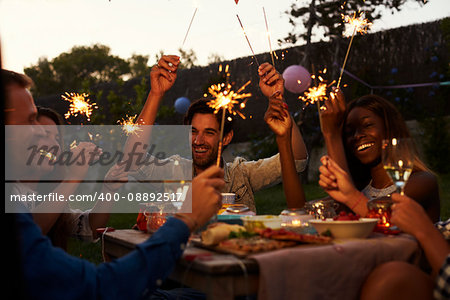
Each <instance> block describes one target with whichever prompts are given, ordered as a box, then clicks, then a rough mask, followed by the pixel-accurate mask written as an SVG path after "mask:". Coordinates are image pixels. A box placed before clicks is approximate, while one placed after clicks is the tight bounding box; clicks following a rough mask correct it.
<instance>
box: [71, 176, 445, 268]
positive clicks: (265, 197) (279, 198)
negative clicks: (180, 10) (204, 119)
mask: <svg viewBox="0 0 450 300" xmlns="http://www.w3.org/2000/svg"><path fill="white" fill-rule="evenodd" d="M439 185H440V187H441V219H442V220H447V219H448V218H450V174H446V175H442V176H440V178H439ZM304 189H305V193H306V199H307V200H308V201H309V200H314V199H319V198H323V197H325V196H326V193H325V192H324V191H323V190H322V189H321V188H320V187H319V186H318V185H317V184H307V185H304ZM255 202H256V207H257V210H258V214H275V215H278V214H280V212H281V211H282V210H283V209H285V208H286V202H285V200H284V193H283V188H282V186H281V185H276V186H273V187H271V188H268V189H265V190H262V191H259V192H257V193H256V194H255ZM136 217H137V214H112V215H111V217H110V220H109V223H108V226H110V227H113V228H116V229H128V228H131V227H132V226H133V225H134V224H135V221H136ZM68 251H69V253H70V254H72V255H74V256H79V257H82V258H85V259H88V260H89V261H91V262H93V263H100V262H101V261H102V256H101V243H100V242H98V243H84V242H81V241H78V240H75V239H71V240H70V242H69V250H68Z"/></svg>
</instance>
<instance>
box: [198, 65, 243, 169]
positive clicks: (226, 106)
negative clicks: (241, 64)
mask: <svg viewBox="0 0 450 300" xmlns="http://www.w3.org/2000/svg"><path fill="white" fill-rule="evenodd" d="M221 70H222V66H219V71H221ZM225 72H226V78H227V83H219V84H213V85H211V86H210V87H209V88H208V92H209V94H210V95H211V96H212V97H213V99H212V100H211V101H209V102H208V103H207V104H208V105H209V106H210V107H211V108H213V109H214V113H215V114H217V113H218V112H219V111H220V110H222V122H221V126H220V139H219V149H218V155H217V166H220V157H221V154H222V147H223V145H222V140H223V129H224V124H225V112H226V111H228V112H229V113H230V114H231V115H234V116H235V115H239V116H240V117H241V118H242V119H245V115H244V114H243V113H242V112H241V111H240V110H241V109H244V108H245V105H246V102H247V100H248V98H249V97H251V96H252V94H251V93H243V91H244V90H245V88H246V87H247V86H248V85H249V84H250V82H251V81H250V80H249V81H247V82H246V83H245V84H244V85H243V86H241V87H240V88H239V89H238V90H237V91H236V92H235V91H233V90H232V87H233V86H232V85H231V84H230V83H228V77H229V75H230V74H229V73H228V65H227V67H226V71H225ZM205 96H207V95H205ZM240 100H244V101H242V102H241V101H240ZM228 120H229V121H231V117H228Z"/></svg>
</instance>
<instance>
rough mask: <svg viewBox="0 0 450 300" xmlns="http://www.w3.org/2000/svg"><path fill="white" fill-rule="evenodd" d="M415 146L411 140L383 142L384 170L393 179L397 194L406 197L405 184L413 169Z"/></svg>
mask: <svg viewBox="0 0 450 300" xmlns="http://www.w3.org/2000/svg"><path fill="white" fill-rule="evenodd" d="M412 147H413V145H412V141H411V139H410V138H392V139H385V140H383V144H382V148H381V149H382V150H381V160H382V162H383V166H384V169H385V170H386V172H387V173H388V174H389V176H390V177H391V179H392V181H393V182H394V184H395V186H396V187H397V192H398V193H400V194H401V195H404V192H403V191H404V189H405V184H406V182H407V181H408V178H409V175H411V172H412V168H413V161H414V156H413V150H412V149H413V148H412Z"/></svg>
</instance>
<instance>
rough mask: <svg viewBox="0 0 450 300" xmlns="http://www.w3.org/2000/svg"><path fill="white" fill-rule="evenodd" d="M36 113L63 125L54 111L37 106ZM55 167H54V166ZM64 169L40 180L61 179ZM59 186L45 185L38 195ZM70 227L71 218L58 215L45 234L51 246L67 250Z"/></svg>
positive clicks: (66, 215) (59, 116)
mask: <svg viewBox="0 0 450 300" xmlns="http://www.w3.org/2000/svg"><path fill="white" fill-rule="evenodd" d="M37 111H38V118H39V117H41V116H45V117H47V118H49V119H51V120H52V121H53V122H55V124H56V125H64V120H63V118H62V116H61V115H60V114H59V113H58V112H56V111H55V110H53V109H51V108H48V107H42V106H38V107H37ZM60 130H61V129H60V128H59V127H58V131H59V132H60V136H62V134H61V131H60ZM60 147H61V149H63V148H64V145H63V142H62V140H61V141H60ZM55 167H56V166H55ZM66 171H67V170H66V169H65V168H58V169H57V170H55V171H53V172H51V173H50V174H48V175H47V176H45V177H44V178H41V180H42V179H44V180H45V179H53V180H54V179H63V178H64V175H65V174H66ZM59 184H62V183H59V182H57V183H55V184H45V185H44V186H45V189H39V192H40V193H49V192H51V191H53V190H54V189H55V188H56V187H57V186H58V185H59ZM71 226H73V224H71V217H70V216H69V215H68V214H66V213H62V214H60V215H59V217H58V219H57V220H56V222H55V224H53V226H52V228H51V229H50V230H49V232H48V233H47V235H48V237H49V238H50V239H51V241H52V244H53V245H54V246H56V247H60V248H62V249H64V250H67V242H68V238H69V236H70V235H71Z"/></svg>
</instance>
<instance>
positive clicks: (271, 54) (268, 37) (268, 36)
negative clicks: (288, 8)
mask: <svg viewBox="0 0 450 300" xmlns="http://www.w3.org/2000/svg"><path fill="white" fill-rule="evenodd" d="M263 13H264V21H265V22H266V31H267V39H268V40H269V48H270V57H271V58H272V66H274V67H275V60H274V59H273V51H272V43H271V42H270V32H269V25H268V24H267V17H266V10H265V9H264V6H263Z"/></svg>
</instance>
